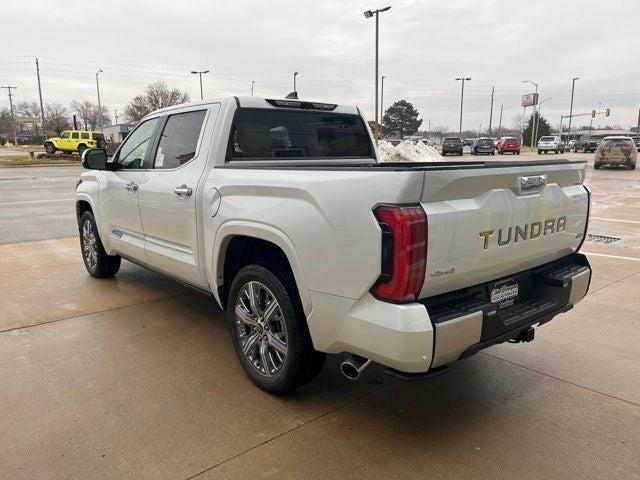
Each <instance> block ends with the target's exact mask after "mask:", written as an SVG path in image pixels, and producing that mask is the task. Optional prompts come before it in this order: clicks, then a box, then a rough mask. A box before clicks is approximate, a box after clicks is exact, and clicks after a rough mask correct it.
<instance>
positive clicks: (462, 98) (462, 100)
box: [456, 77, 471, 137]
mask: <svg viewBox="0 0 640 480" xmlns="http://www.w3.org/2000/svg"><path fill="white" fill-rule="evenodd" d="M469 80H471V78H470V77H458V78H456V82H459V81H462V93H461V94H460V128H459V134H460V136H461V137H462V105H463V104H464V82H468V81H469Z"/></svg>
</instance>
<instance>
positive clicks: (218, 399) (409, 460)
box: [0, 154, 640, 480]
mask: <svg viewBox="0 0 640 480" xmlns="http://www.w3.org/2000/svg"><path fill="white" fill-rule="evenodd" d="M552 157H554V158H555V156H552ZM564 157H566V158H572V159H588V160H589V161H592V155H584V154H568V155H564ZM527 158H545V157H538V156H537V155H531V156H528V155H520V156H519V157H515V158H514V159H517V160H524V159H527ZM465 159H467V158H465ZM469 159H471V157H469ZM491 159H492V160H493V159H495V160H503V159H504V160H511V159H512V157H505V158H503V157H497V156H496V157H492V158H491ZM79 171H80V169H79V168H78V167H48V168H46V167H45V168H39V167H33V168H20V169H18V168H11V169H9V168H7V169H0V292H2V293H1V294H0V379H1V381H0V447H1V448H0V478H7V479H34V478H37V479H49V478H51V479H58V478H82V479H92V478H96V479H103V478H135V479H141V478H167V479H191V478H197V479H199V480H203V479H217V478H220V479H228V478H238V479H245V478H279V479H282V478H291V479H298V478H307V479H312V478H313V479H315V478H317V479H327V478H339V479H345V478H354V479H355V478H357V479H362V478H376V479H377V478H381V479H382V478H383V479H405V478H408V479H424V478H446V479H456V478H465V479H466V478H469V479H471V478H474V479H475V478H487V479H495V478H498V479H513V478H519V479H527V478H545V479H556V478H557V479H560V478H562V479H565V478H589V479H601V478H608V479H633V478H640V294H639V292H640V214H639V212H640V170H636V171H628V170H623V169H601V170H598V171H595V170H593V168H592V167H591V166H590V167H589V170H588V177H587V183H588V184H589V185H590V187H591V189H592V191H593V205H592V212H591V222H590V226H589V233H591V234H592V235H601V236H608V237H615V238H617V240H615V241H613V242H612V243H603V242H602V241H597V242H596V241H588V242H586V243H585V245H584V247H583V251H584V252H586V253H587V254H588V255H589V260H590V262H591V264H592V267H593V269H594V277H593V280H592V283H591V289H590V292H589V294H588V296H587V298H585V300H584V301H583V302H581V303H580V304H579V305H577V306H576V307H575V308H574V309H573V310H571V311H569V312H568V313H566V314H564V315H562V316H559V317H557V318H556V319H555V320H554V321H552V322H551V323H549V324H547V325H545V326H543V327H541V328H539V329H537V332H536V340H535V341H534V342H532V343H529V344H515V345H514V344H503V345H498V346H494V347H491V348H489V349H487V350H484V351H482V352H481V353H479V354H478V355H476V356H474V357H471V358H469V359H467V360H464V361H461V362H459V363H457V364H454V365H453V366H452V369H451V372H450V373H448V374H446V375H442V376H438V377H435V378H433V379H431V380H428V381H421V382H411V383H407V382H402V381H398V380H395V379H392V378H390V377H388V376H386V375H384V374H383V373H382V372H381V370H380V369H378V368H376V367H373V368H371V369H369V370H367V372H366V373H365V375H364V378H363V379H362V380H361V381H359V382H349V381H347V380H345V379H344V378H343V377H342V376H341V375H340V374H339V372H338V360H340V359H338V358H332V359H330V360H329V361H328V362H327V364H326V366H325V368H324V370H323V372H322V374H321V376H320V377H319V378H318V379H317V380H316V381H314V382H313V383H311V384H310V385H308V386H307V387H305V388H302V389H300V390H298V391H296V392H295V393H294V394H293V395H291V396H288V397H274V396H271V395H268V394H266V393H264V392H262V391H261V390H258V389H257V388H256V387H254V386H253V384H252V383H251V382H250V381H249V380H248V378H247V377H246V376H245V374H244V373H243V371H242V369H241V367H240V365H239V364H238V362H237V360H236V358H235V354H234V352H233V348H232V346H231V342H230V339H229V336H228V333H227V330H226V326H225V323H224V318H223V314H222V312H221V311H220V309H219V308H218V307H217V306H216V304H215V303H214V302H213V300H211V299H210V298H208V297H207V296H204V295H202V294H200V293H196V292H193V291H191V290H188V289H186V288H184V287H182V286H180V285H178V284H176V283H175V282H173V281H171V280H168V279H166V278H163V277H161V276H159V275H157V274H155V273H152V272H149V271H147V270H144V269H142V268H140V267H138V266H135V265H133V264H131V263H128V262H125V263H124V264H123V268H122V270H121V271H120V273H119V274H118V276H117V278H115V279H113V280H95V279H92V278H90V277H89V276H88V275H87V273H86V271H85V269H84V266H83V264H82V260H81V258H80V254H79V245H78V240H77V238H75V237H74V235H75V234H76V230H77V227H76V225H75V218H74V211H73V202H72V198H73V187H74V185H75V180H76V178H77V176H78V174H79ZM595 239H596V240H602V239H600V238H597V237H596V238H595Z"/></svg>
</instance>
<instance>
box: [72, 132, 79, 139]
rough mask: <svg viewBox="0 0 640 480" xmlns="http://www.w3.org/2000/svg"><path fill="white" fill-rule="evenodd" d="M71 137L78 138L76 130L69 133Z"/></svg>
mask: <svg viewBox="0 0 640 480" xmlns="http://www.w3.org/2000/svg"><path fill="white" fill-rule="evenodd" d="M71 138H74V139H76V140H77V139H78V132H72V133H71Z"/></svg>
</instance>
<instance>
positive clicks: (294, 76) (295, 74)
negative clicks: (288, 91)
mask: <svg viewBox="0 0 640 480" xmlns="http://www.w3.org/2000/svg"><path fill="white" fill-rule="evenodd" d="M297 76H298V72H293V91H294V92H297V91H298V90H296V77H297Z"/></svg>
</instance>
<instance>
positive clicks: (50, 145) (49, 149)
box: [44, 143, 56, 155]
mask: <svg viewBox="0 0 640 480" xmlns="http://www.w3.org/2000/svg"><path fill="white" fill-rule="evenodd" d="M44 149H45V151H46V152H47V153H48V154H49V155H53V154H54V153H56V147H55V146H54V145H53V143H45V145H44Z"/></svg>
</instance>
